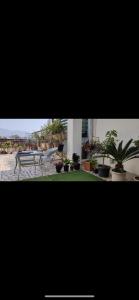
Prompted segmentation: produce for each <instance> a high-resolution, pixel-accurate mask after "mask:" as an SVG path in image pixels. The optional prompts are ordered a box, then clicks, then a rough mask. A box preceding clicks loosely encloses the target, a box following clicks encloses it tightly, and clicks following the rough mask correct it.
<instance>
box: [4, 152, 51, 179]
mask: <svg viewBox="0 0 139 300" xmlns="http://www.w3.org/2000/svg"><path fill="white" fill-rule="evenodd" d="M15 155H16V153H14V154H0V181H17V180H18V168H17V169H16V173H15V174H14V168H15ZM46 172H47V173H46V175H52V174H56V170H55V166H54V165H53V164H51V167H50V164H48V169H47V171H46ZM44 174H45V173H44ZM39 176H42V172H41V170H40V167H39V166H37V167H36V173H35V168H34V167H32V166H31V167H24V168H22V171H21V173H20V180H23V179H27V178H33V177H39Z"/></svg>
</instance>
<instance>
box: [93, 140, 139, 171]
mask: <svg viewBox="0 0 139 300" xmlns="http://www.w3.org/2000/svg"><path fill="white" fill-rule="evenodd" d="M132 142H133V139H130V140H129V141H128V143H127V144H126V145H125V146H124V147H123V141H121V142H120V143H119V145H118V146H117V147H116V145H115V143H114V142H112V143H111V144H109V146H108V147H107V152H106V153H105V154H102V157H109V158H112V159H114V160H115V161H116V165H115V169H114V171H115V172H119V173H123V172H124V166H123V164H124V163H125V162H127V161H129V160H131V159H134V158H139V155H138V154H139V149H138V148H137V147H136V146H130V145H131V143H132ZM99 157H100V156H99Z"/></svg>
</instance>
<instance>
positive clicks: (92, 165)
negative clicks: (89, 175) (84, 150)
mask: <svg viewBox="0 0 139 300" xmlns="http://www.w3.org/2000/svg"><path fill="white" fill-rule="evenodd" d="M96 166H97V160H96V159H95V158H90V159H89V160H87V161H84V162H83V168H84V170H85V171H93V170H94V169H96Z"/></svg>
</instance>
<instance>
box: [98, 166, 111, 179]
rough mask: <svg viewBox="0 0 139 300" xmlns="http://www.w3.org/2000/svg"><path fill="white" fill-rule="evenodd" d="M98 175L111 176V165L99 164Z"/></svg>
mask: <svg viewBox="0 0 139 300" xmlns="http://www.w3.org/2000/svg"><path fill="white" fill-rule="evenodd" d="M98 175H99V176H100V177H105V178H107V177H109V175H110V167H109V166H106V165H99V166H98Z"/></svg>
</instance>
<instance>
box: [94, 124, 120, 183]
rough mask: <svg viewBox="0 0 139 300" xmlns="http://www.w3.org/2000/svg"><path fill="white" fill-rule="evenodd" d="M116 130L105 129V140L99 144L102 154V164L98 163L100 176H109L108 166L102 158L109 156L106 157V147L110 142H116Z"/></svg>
mask: <svg viewBox="0 0 139 300" xmlns="http://www.w3.org/2000/svg"><path fill="white" fill-rule="evenodd" d="M117 136H118V134H117V131H116V130H114V129H113V130H110V131H107V133H106V136H105V140H104V141H103V142H102V143H101V145H100V153H101V154H103V155H102V157H103V164H99V165H98V175H99V176H100V177H105V178H107V177H109V174H110V166H109V165H105V164H104V159H105V158H109V157H108V148H109V146H110V145H111V144H114V145H115V146H116V142H117Z"/></svg>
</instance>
